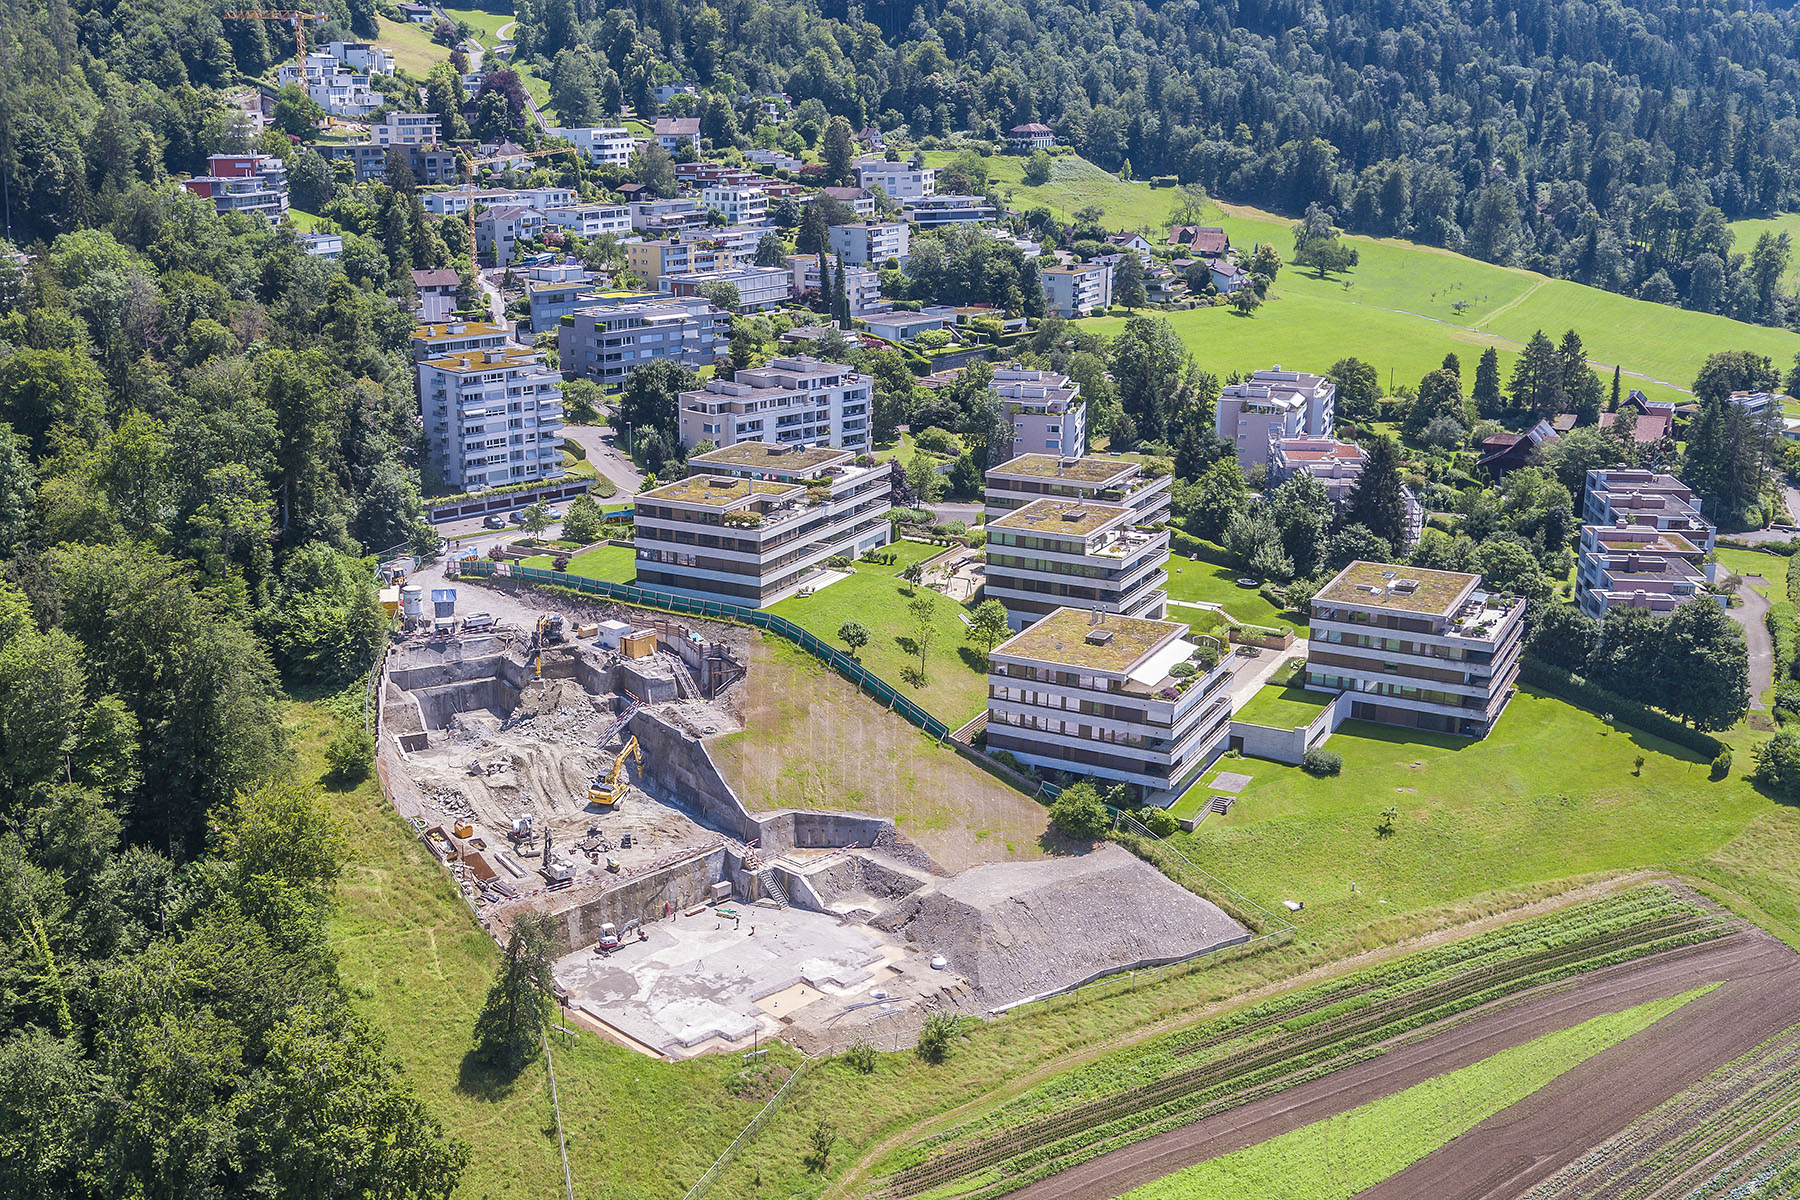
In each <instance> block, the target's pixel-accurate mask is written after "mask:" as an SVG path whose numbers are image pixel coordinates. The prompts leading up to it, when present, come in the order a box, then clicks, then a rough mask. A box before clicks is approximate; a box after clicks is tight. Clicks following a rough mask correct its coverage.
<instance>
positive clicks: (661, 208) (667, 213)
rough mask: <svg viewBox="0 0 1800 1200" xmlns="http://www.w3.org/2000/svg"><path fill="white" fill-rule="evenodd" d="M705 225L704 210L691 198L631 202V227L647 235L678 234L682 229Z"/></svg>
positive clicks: (678, 197) (681, 197)
mask: <svg viewBox="0 0 1800 1200" xmlns="http://www.w3.org/2000/svg"><path fill="white" fill-rule="evenodd" d="M705 225H706V209H705V208H703V207H701V204H700V201H699V200H698V199H696V198H694V197H692V196H677V197H674V198H672V199H668V200H633V201H632V202H631V227H632V228H633V229H640V230H643V231H644V232H645V233H648V234H657V233H665V232H673V233H679V232H680V231H682V230H684V229H696V228H702V227H704V226H705Z"/></svg>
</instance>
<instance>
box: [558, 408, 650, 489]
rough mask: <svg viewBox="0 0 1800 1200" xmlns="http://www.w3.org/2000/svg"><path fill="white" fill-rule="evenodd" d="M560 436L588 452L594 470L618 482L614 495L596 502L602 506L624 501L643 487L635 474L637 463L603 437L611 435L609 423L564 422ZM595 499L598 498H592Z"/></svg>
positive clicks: (641, 478) (641, 480)
mask: <svg viewBox="0 0 1800 1200" xmlns="http://www.w3.org/2000/svg"><path fill="white" fill-rule="evenodd" d="M563 436H564V437H565V438H567V439H569V440H570V441H571V442H574V443H575V444H576V445H578V446H580V447H582V448H583V449H584V450H586V451H587V452H588V461H589V462H591V463H593V464H594V469H595V470H596V471H598V472H600V473H601V474H602V475H604V476H606V477H607V478H608V479H610V480H612V481H613V482H614V483H616V484H618V485H619V491H618V494H617V495H615V496H611V497H609V498H607V499H605V500H601V501H600V503H602V504H605V505H615V504H628V503H630V501H631V498H632V497H633V496H635V495H637V494H638V489H639V488H641V487H643V484H644V477H643V476H642V475H641V474H639V472H638V469H637V465H636V464H635V463H633V462H632V461H631V460H630V459H629V458H627V457H625V453H624V452H623V451H622V450H620V449H619V448H618V447H617V446H615V445H613V444H612V443H611V442H609V441H608V440H607V439H608V438H611V437H613V436H614V434H613V430H612V427H611V426H610V425H565V426H563ZM595 499H597V500H598V499H599V497H597V496H596V497H595Z"/></svg>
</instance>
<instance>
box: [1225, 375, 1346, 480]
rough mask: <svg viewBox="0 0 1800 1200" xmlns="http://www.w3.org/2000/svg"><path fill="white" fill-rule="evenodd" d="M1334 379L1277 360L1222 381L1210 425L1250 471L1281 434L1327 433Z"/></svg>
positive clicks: (1334, 397)
mask: <svg viewBox="0 0 1800 1200" xmlns="http://www.w3.org/2000/svg"><path fill="white" fill-rule="evenodd" d="M1336 400H1337V384H1335V383H1333V382H1331V380H1329V379H1326V378H1325V377H1324V376H1322V375H1308V374H1305V373H1304V372H1301V371H1284V370H1282V369H1281V367H1280V365H1279V364H1277V365H1276V366H1274V367H1271V368H1269V369H1268V370H1266V371H1257V372H1255V373H1254V374H1252V375H1251V376H1250V378H1248V379H1245V380H1241V381H1240V382H1238V383H1231V384H1226V385H1225V389H1224V390H1223V391H1222V392H1221V393H1220V395H1219V401H1218V404H1217V405H1216V407H1215V409H1214V417H1213V429H1214V431H1215V432H1217V433H1218V435H1219V436H1220V437H1221V438H1224V439H1225V440H1226V441H1227V442H1229V443H1231V445H1232V447H1233V448H1234V449H1235V450H1236V451H1237V460H1238V466H1240V467H1242V468H1244V470H1246V471H1248V470H1249V469H1250V468H1252V467H1258V466H1262V465H1264V464H1265V463H1267V462H1268V461H1269V446H1270V445H1271V444H1272V443H1273V442H1274V441H1276V440H1277V439H1280V438H1292V437H1303V436H1304V437H1329V436H1331V426H1332V420H1333V417H1334V414H1335V413H1336Z"/></svg>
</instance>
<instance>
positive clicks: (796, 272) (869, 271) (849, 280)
mask: <svg viewBox="0 0 1800 1200" xmlns="http://www.w3.org/2000/svg"><path fill="white" fill-rule="evenodd" d="M788 270H789V271H791V272H792V273H793V283H792V288H793V294H794V296H796V297H799V296H802V295H805V294H806V292H807V291H808V290H810V289H814V288H817V289H820V290H823V289H824V285H825V278H824V274H823V272H824V271H826V270H830V271H831V273H832V280H833V286H836V279H837V264H836V263H835V262H831V263H829V264H828V265H827V266H825V267H821V266H820V265H819V256H818V255H816V254H790V255H788ZM844 291H845V292H846V293H847V294H848V295H849V297H850V315H851V316H853V317H866V316H869V315H870V314H872V313H878V312H881V311H883V310H884V309H885V308H886V302H885V301H883V300H882V298H881V278H880V277H879V276H878V275H877V274H876V273H875V271H874V269H873V268H871V267H859V266H851V265H848V264H846V265H845V267H844Z"/></svg>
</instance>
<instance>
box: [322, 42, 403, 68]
mask: <svg viewBox="0 0 1800 1200" xmlns="http://www.w3.org/2000/svg"><path fill="white" fill-rule="evenodd" d="M325 52H326V53H327V54H329V55H330V56H331V57H332V58H333V59H335V60H336V61H337V62H341V63H343V64H344V65H346V66H350V67H355V68H356V69H357V70H358V71H363V72H366V73H367V74H370V75H392V74H393V73H394V56H393V55H392V54H390V53H388V52H387V51H386V50H383V49H382V48H381V47H380V46H377V45H375V44H374V43H372V42H327V43H326V44H325Z"/></svg>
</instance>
